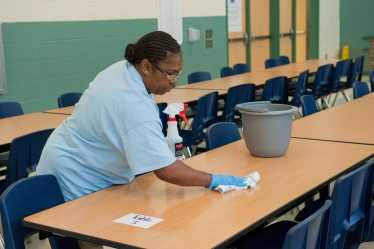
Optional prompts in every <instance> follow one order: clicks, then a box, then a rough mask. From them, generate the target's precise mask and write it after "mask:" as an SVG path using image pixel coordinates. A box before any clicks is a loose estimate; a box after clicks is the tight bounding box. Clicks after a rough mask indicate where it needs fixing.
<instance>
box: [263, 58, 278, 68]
mask: <svg viewBox="0 0 374 249" xmlns="http://www.w3.org/2000/svg"><path fill="white" fill-rule="evenodd" d="M279 65H280V61H279V58H278V57H274V58H268V59H266V60H265V68H272V67H277V66H279Z"/></svg>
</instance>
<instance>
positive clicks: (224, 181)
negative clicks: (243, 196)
mask: <svg viewBox="0 0 374 249" xmlns="http://www.w3.org/2000/svg"><path fill="white" fill-rule="evenodd" d="M219 185H234V186H238V187H245V186H247V184H246V182H245V179H244V177H238V176H230V175H212V181H211V182H210V184H209V187H208V188H210V189H215V188H216V187H217V186H219Z"/></svg>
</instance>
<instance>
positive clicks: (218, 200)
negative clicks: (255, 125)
mask: <svg viewBox="0 0 374 249" xmlns="http://www.w3.org/2000/svg"><path fill="white" fill-rule="evenodd" d="M326 152H328V153H326ZM373 152H374V147H373V146H367V145H358V144H345V143H331V142H326V141H316V140H305V139H291V143H290V147H289V149H288V152H287V154H286V155H285V156H283V157H279V158H258V157H253V156H251V155H250V154H249V153H248V151H247V149H246V148H245V143H244V141H243V140H241V141H238V142H235V143H232V144H229V145H226V146H223V147H220V148H218V149H215V150H212V151H209V152H206V153H203V154H200V155H197V156H195V157H192V158H190V159H188V160H185V162H186V163H187V164H188V165H190V166H191V167H193V168H196V169H199V170H204V171H207V172H212V173H227V174H233V175H246V174H248V173H249V172H252V171H255V170H256V171H258V172H259V173H260V174H261V181H260V183H259V184H258V185H257V187H256V188H255V189H251V190H242V191H232V192H229V193H225V194H220V193H217V192H213V191H210V190H207V189H204V188H201V187H180V186H176V185H172V184H168V183H166V182H163V181H161V180H159V179H157V177H156V176H155V175H154V174H152V173H149V174H145V175H142V176H139V177H137V178H136V179H135V180H134V181H133V182H132V183H131V184H128V185H121V186H113V187H111V188H108V189H104V190H102V191H99V192H96V193H93V194H90V195H87V196H84V197H82V198H79V199H76V200H74V201H71V202H67V203H65V204H62V205H60V206H57V207H54V208H52V209H49V210H45V211H43V212H40V213H37V214H34V215H32V216H29V217H26V218H25V220H24V225H26V226H28V227H31V228H35V229H39V230H44V231H49V232H55V233H58V234H62V235H67V236H71V237H74V238H77V239H82V240H86V241H91V242H94V243H98V244H103V245H108V246H113V247H116V248H129V247H136V248H159V249H163V248H181V249H183V248H196V249H199V248H213V247H221V246H227V245H228V244H229V243H231V242H233V241H234V240H235V239H237V238H238V237H239V236H240V235H242V234H244V233H245V232H248V231H250V230H252V229H254V228H255V227H258V226H259V225H262V224H264V223H265V222H266V221H268V220H271V219H273V218H274V217H275V216H277V215H279V214H281V213H283V212H284V211H286V210H288V209H289V208H290V207H292V206H293V205H295V204H296V203H298V202H299V201H301V200H302V198H304V197H306V196H309V195H310V194H312V193H314V192H315V191H316V190H317V189H319V188H320V187H323V186H325V185H326V184H327V183H328V182H329V181H331V180H332V179H334V178H336V177H337V176H339V175H341V174H342V173H344V172H347V171H349V170H351V169H352V168H353V167H355V166H357V163H358V162H360V161H361V160H363V159H365V158H368V156H370V155H371V154H372V153H373ZM322 155H323V156H322ZM129 213H137V214H143V215H147V216H153V217H158V218H161V219H163V221H162V222H160V223H159V224H156V225H155V226H153V227H151V228H149V229H142V228H137V227H133V226H129V225H124V224H118V223H115V222H113V221H114V220H116V219H118V218H120V217H123V216H125V215H127V214H129Z"/></svg>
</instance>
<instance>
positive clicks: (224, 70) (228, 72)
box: [220, 67, 235, 78]
mask: <svg viewBox="0 0 374 249" xmlns="http://www.w3.org/2000/svg"><path fill="white" fill-rule="evenodd" d="M220 74H221V78H223V77H228V76H232V75H234V74H235V71H234V69H233V68H231V67H223V68H221V71H220Z"/></svg>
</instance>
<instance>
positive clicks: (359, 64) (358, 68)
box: [352, 56, 365, 82]
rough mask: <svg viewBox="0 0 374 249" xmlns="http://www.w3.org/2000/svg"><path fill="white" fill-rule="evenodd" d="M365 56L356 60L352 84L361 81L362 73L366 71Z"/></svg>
mask: <svg viewBox="0 0 374 249" xmlns="http://www.w3.org/2000/svg"><path fill="white" fill-rule="evenodd" d="M364 60H365V57H364V56H358V57H356V58H355V60H354V63H353V67H352V82H355V81H361V79H362V72H363V69H364Z"/></svg>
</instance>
